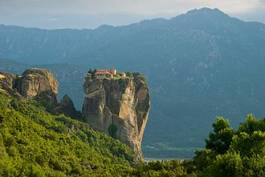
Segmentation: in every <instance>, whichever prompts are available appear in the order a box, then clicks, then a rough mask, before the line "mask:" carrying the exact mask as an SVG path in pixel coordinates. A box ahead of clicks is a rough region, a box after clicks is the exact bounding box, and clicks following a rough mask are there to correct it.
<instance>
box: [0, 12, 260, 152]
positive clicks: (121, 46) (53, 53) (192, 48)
mask: <svg viewBox="0 0 265 177" xmlns="http://www.w3.org/2000/svg"><path fill="white" fill-rule="evenodd" d="M0 46H1V49H0V57H2V58H11V59H14V60H17V61H21V62H25V63H30V64H36V63H38V64H39V63H42V64H47V63H69V64H77V65H78V64H81V65H83V66H85V65H86V66H87V67H113V66H115V67H117V68H118V69H121V70H131V71H140V72H143V73H145V74H146V75H147V76H148V79H149V82H150V88H151V95H152V102H153V111H152V112H151V118H150V123H149V125H148V127H147V131H146V134H145V138H144V143H145V144H146V145H148V147H149V148H148V149H149V150H150V152H153V150H152V148H153V149H156V148H157V149H158V150H161V149H165V150H166V149H174V150H175V149H176V148H174V147H176V146H180V147H197V146H201V145H202V139H203V137H205V136H206V134H207V132H208V129H206V128H205V127H210V124H211V122H212V120H213V118H214V117H215V116H216V115H220V114H222V115H225V116H227V117H229V118H230V119H232V123H233V124H235V123H238V122H239V121H240V120H242V119H239V117H243V116H244V115H246V114H247V113H249V112H253V113H255V114H256V115H257V116H258V117H261V116H264V115H265V112H264V106H263V105H265V101H264V100H265V99H264V96H263V95H264V88H265V73H264V67H263V66H264V65H265V49H264V46H265V25H264V24H261V23H254V22H243V21H240V20H238V19H235V18H230V17H229V16H227V15H226V14H224V13H223V12H221V11H219V10H217V9H214V10H211V9H207V8H204V9H199V10H193V11H190V12H188V13H187V14H183V15H180V16H177V17H175V18H172V19H170V20H164V19H156V20H148V21H143V22H140V23H136V24H132V25H128V26H123V27H111V26H103V27H100V28H98V29H96V30H38V29H26V28H19V27H8V26H1V27H0ZM51 66H52V65H51ZM70 68H72V66H71V65H69V67H62V68H61V69H58V67H55V68H54V70H55V73H61V74H62V75H63V76H64V75H66V74H67V76H66V77H62V78H65V79H66V80H68V85H66V87H64V89H66V88H67V89H69V92H71V93H70V95H71V94H73V95H74V94H75V95H76V96H74V97H73V96H72V95H71V97H72V98H77V97H79V96H78V93H80V94H81V93H82V90H81V89H82V88H80V91H79V92H78V90H74V91H73V90H70V88H71V84H73V83H72V82H80V83H82V80H81V79H80V80H79V79H78V78H83V74H84V73H83V72H85V70H86V69H87V68H85V69H84V70H83V69H82V68H83V67H80V68H78V67H77V68H76V69H74V70H71V71H76V72H77V75H76V76H77V77H74V79H71V78H68V76H70V75H71V72H67V69H70ZM78 70H79V71H78ZM80 70H81V71H80ZM81 75H82V76H81ZM57 77H58V76H57ZM58 79H59V80H60V77H58ZM66 83H67V82H66ZM67 89H66V90H65V92H67V91H68V90H67ZM81 96H82V95H81ZM77 101H78V99H76V100H75V102H77ZM150 146H151V148H150ZM144 149H145V148H144ZM155 154H157V153H155Z"/></svg>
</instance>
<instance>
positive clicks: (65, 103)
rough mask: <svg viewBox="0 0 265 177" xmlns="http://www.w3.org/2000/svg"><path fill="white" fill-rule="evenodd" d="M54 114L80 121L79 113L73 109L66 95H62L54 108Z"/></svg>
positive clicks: (71, 102) (80, 115) (72, 104)
mask: <svg viewBox="0 0 265 177" xmlns="http://www.w3.org/2000/svg"><path fill="white" fill-rule="evenodd" d="M54 113H55V114H62V113H63V114H65V115H67V116H70V117H74V118H77V119H81V117H82V114H81V112H79V111H77V110H76V109H75V106H74V103H73V101H72V99H71V98H70V97H69V96H68V95H64V97H63V99H62V100H61V102H60V103H59V104H58V105H57V106H56V107H55V108H54Z"/></svg>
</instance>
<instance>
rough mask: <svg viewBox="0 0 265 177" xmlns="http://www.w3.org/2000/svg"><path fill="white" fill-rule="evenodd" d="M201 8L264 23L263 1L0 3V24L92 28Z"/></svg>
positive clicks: (11, 0) (48, 0)
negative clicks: (217, 10) (215, 9)
mask: <svg viewBox="0 0 265 177" xmlns="http://www.w3.org/2000/svg"><path fill="white" fill-rule="evenodd" d="M202 7H209V8H218V9H220V10H222V11H224V12H225V13H227V14H229V15H230V16H234V17H237V18H240V19H242V20H246V21H259V22H262V23H265V0H0V24H6V25H19V26H26V27H38V28H46V29H54V28H79V29H81V28H96V27H98V26H100V25H103V24H108V25H114V26H119V25H127V24H130V23H135V22H138V21H141V20H145V19H153V18H161V17H163V18H170V17H174V16H177V15H179V14H182V13H186V12H187V11H189V10H192V9H195V8H202Z"/></svg>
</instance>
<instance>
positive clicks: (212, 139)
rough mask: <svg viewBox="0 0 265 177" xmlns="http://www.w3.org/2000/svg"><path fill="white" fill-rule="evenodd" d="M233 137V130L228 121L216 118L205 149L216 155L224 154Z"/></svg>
mask: <svg viewBox="0 0 265 177" xmlns="http://www.w3.org/2000/svg"><path fill="white" fill-rule="evenodd" d="M232 137H233V129H232V128H231V127H230V124H229V121H228V120H226V119H224V118H223V117H218V118H217V119H216V121H215V122H214V124H213V132H211V133H210V135H209V138H208V139H207V140H206V148H207V149H211V150H213V151H214V152H216V153H224V152H226V151H227V150H228V148H229V146H230V143H231V141H232Z"/></svg>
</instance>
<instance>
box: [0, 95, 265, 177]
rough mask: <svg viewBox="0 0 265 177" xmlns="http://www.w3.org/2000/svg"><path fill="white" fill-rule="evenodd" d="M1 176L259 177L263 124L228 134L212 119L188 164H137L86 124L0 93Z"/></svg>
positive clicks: (264, 160) (223, 122)
mask: <svg viewBox="0 0 265 177" xmlns="http://www.w3.org/2000/svg"><path fill="white" fill-rule="evenodd" d="M0 108H1V109H0V176H3V177H23V176H32V177H44V176H51V177H52V176H54V177H57V176H62V177H63V176H84V177H86V176H88V177H89V176H115V177H116V176H122V177H123V176H139V177H141V176H143V177H145V176H146V177H153V176H154V177H155V176H161V177H167V176H168V177H174V176H175V177H188V176H191V177H197V176H198V177H252V176H257V177H263V176H265V119H256V118H255V117H254V115H251V114H250V115H247V117H246V120H245V122H243V123H241V124H240V125H239V126H238V128H237V129H233V128H232V127H231V126H230V124H229V121H228V119H225V118H223V117H217V119H216V121H215V122H214V123H213V129H212V131H211V132H210V133H209V136H208V137H207V138H206V140H205V148H204V149H201V150H198V151H197V152H195V156H194V158H193V159H191V160H168V161H150V162H138V161H136V160H135V157H134V153H133V151H132V150H131V149H130V148H129V147H127V146H126V145H124V144H122V143H120V142H119V141H118V140H115V139H113V138H111V137H108V136H106V135H104V134H103V133H99V132H97V131H94V130H92V129H91V128H90V127H89V125H88V124H86V123H83V122H80V121H78V120H74V119H72V118H70V117H66V116H65V115H52V114H50V113H48V112H47V111H45V108H44V107H43V106H42V105H41V104H40V103H39V102H36V101H34V100H26V99H17V98H14V97H12V96H9V95H7V94H5V93H4V92H0Z"/></svg>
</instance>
